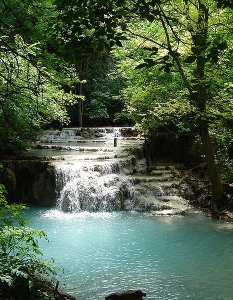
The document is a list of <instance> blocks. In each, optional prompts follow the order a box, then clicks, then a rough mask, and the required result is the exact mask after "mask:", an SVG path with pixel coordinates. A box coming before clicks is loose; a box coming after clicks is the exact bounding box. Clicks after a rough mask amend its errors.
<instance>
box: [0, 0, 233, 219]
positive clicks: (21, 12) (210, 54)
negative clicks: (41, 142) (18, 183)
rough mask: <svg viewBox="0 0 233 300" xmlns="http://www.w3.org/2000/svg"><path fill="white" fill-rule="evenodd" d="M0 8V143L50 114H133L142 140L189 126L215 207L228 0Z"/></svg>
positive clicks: (26, 138) (101, 0)
mask: <svg viewBox="0 0 233 300" xmlns="http://www.w3.org/2000/svg"><path fill="white" fill-rule="evenodd" d="M0 9H1V15H0V24H1V26H0V68H1V72H0V133H1V139H0V146H1V151H2V152H3V151H5V152H7V153H12V152H13V150H14V149H21V148H22V149H24V148H25V147H26V146H28V145H29V144H30V142H31V140H33V138H34V137H35V136H36V135H37V134H38V132H39V131H40V130H41V129H43V128H48V127H49V126H50V125H51V124H52V123H53V121H56V122H58V123H59V124H60V126H64V125H69V124H70V125H75V126H76V125H78V126H83V125H88V126H89V125H91V126H97V125H114V124H121V123H120V122H123V121H124V123H123V124H132V123H136V125H137V126H138V127H139V128H141V129H142V130H143V131H144V134H145V136H146V138H147V140H148V142H149V143H151V141H152V140H153V138H154V136H155V134H156V133H158V132H166V133H169V134H171V133H173V134H175V135H177V134H187V133H191V134H198V135H199V136H200V139H201V143H202V146H203V156H204V157H205V159H206V164H207V166H208V170H209V177H210V181H211V183H212V188H213V190H212V194H213V210H214V211H215V212H216V214H217V212H218V209H219V207H220V206H221V205H220V204H221V201H222V200H223V191H222V188H221V180H222V178H224V179H225V180H228V181H231V180H232V172H228V173H227V172H226V171H225V168H226V166H229V165H231V157H230V156H229V155H230V154H231V152H232V150H231V143H232V141H231V135H232V121H231V111H232V105H233V102H232V72H231V69H232V68H231V67H232V53H233V51H232V49H233V43H232V21H233V19H232V3H231V1H228V0H216V1H214V0H194V1H189V0H178V1H175V0H170V1H167V0H162V1H161V0H160V1H158V0H147V1H142V0H136V1H131V0H121V1H106V0H85V1H82V2H80V3H79V5H77V1H75V0H70V1H69V3H67V1H64V0H46V1H43V2H42V3H41V1H39V0H32V1H28V0H22V1H19V0H9V1H5V0H2V1H0ZM70 120H71V121H70ZM117 120H118V121H117ZM130 122H132V123H130ZM213 145H214V147H213ZM216 163H217V164H216ZM219 166H220V167H221V170H222V172H221V174H220V173H219V171H218V170H219ZM229 169H230V170H232V169H233V168H232V167H231V168H229ZM220 175H223V176H222V177H221V176H220Z"/></svg>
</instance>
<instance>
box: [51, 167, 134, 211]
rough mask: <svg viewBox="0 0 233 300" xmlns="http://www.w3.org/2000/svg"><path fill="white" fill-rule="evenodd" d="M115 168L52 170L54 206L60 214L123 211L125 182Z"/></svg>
mask: <svg viewBox="0 0 233 300" xmlns="http://www.w3.org/2000/svg"><path fill="white" fill-rule="evenodd" d="M117 170H119V166H117V165H116V164H95V165H91V166H80V164H74V165H68V166H65V167H64V165H63V166H57V167H56V168H55V178H56V193H57V206H58V208H59V209H60V210H63V211H75V212H77V211H82V210H86V211H113V210H120V209H122V208H123V207H122V206H123V200H124V198H125V196H126V197H127V195H128V191H127V180H126V178H124V176H122V174H121V173H119V172H118V173H116V172H117Z"/></svg>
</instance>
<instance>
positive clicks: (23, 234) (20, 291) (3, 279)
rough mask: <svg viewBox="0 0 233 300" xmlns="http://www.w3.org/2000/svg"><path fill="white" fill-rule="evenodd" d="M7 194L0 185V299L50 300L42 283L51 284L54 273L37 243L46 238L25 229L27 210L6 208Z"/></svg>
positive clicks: (41, 233)
mask: <svg viewBox="0 0 233 300" xmlns="http://www.w3.org/2000/svg"><path fill="white" fill-rule="evenodd" d="M4 192H5V190H4V186H3V185H0V298H1V299H12V297H13V299H19V300H21V299H22V300H23V299H24V300H25V299H32V297H33V299H47V298H46V292H44V286H43V281H44V280H51V278H52V276H53V275H54V274H55V269H54V267H53V265H52V264H50V263H48V262H46V261H44V260H42V258H41V255H42V253H41V252H40V249H39V246H38V239H40V238H46V239H47V237H46V235H45V233H44V232H43V231H42V230H36V229H32V228H29V227H28V226H27V225H26V222H25V219H24V218H23V217H22V215H23V211H24V210H25V209H26V207H25V206H24V205H21V204H11V205H9V204H7V202H6V200H5V196H4ZM50 299H51V298H50Z"/></svg>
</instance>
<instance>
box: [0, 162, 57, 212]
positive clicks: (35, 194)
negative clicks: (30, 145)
mask: <svg viewBox="0 0 233 300" xmlns="http://www.w3.org/2000/svg"><path fill="white" fill-rule="evenodd" d="M2 164H3V170H2V171H1V176H0V183H2V184H4V185H5V187H6V190H7V194H6V198H7V201H8V202H16V203H35V204H38V205H42V206H51V205H54V204H55V192H54V191H55V178H54V170H53V167H52V166H50V165H49V164H48V163H47V162H42V161H35V160H8V161H3V162H2Z"/></svg>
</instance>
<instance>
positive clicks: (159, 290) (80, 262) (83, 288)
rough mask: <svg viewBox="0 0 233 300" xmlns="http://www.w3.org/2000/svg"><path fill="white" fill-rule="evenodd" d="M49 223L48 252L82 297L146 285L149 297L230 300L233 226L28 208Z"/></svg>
mask: <svg viewBox="0 0 233 300" xmlns="http://www.w3.org/2000/svg"><path fill="white" fill-rule="evenodd" d="M27 217H28V218H29V219H30V220H31V221H30V224H29V225H30V226H31V227H34V228H40V229H44V231H45V232H46V233H47V235H48V237H49V243H48V242H43V241H42V242H40V245H41V250H42V252H43V253H44V258H45V259H47V260H53V261H54V263H55V265H56V266H58V268H59V271H58V277H59V278H58V279H59V281H60V286H61V287H63V288H64V289H65V290H66V291H67V292H69V293H70V294H72V295H73V296H75V297H77V299H78V300H90V299H95V300H100V299H104V297H105V296H106V295H108V294H109V293H112V292H116V291H122V290H127V289H141V290H142V291H144V292H146V293H147V296H146V298H145V300H146V299H147V300H149V299H154V300H160V299H161V300H175V299H177V300H183V299H192V300H194V299H195V300H207V299H209V300H217V299H220V300H232V299H233V224H228V223H222V222H217V221H213V220H210V219H208V218H205V217H204V216H202V215H201V214H199V213H190V214H188V215H186V216H184V217H153V216H151V215H149V214H140V213H135V212H128V213H126V212H113V213H76V214H71V213H63V212H59V211H57V210H55V209H41V208H36V207H34V208H30V211H29V212H27Z"/></svg>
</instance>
